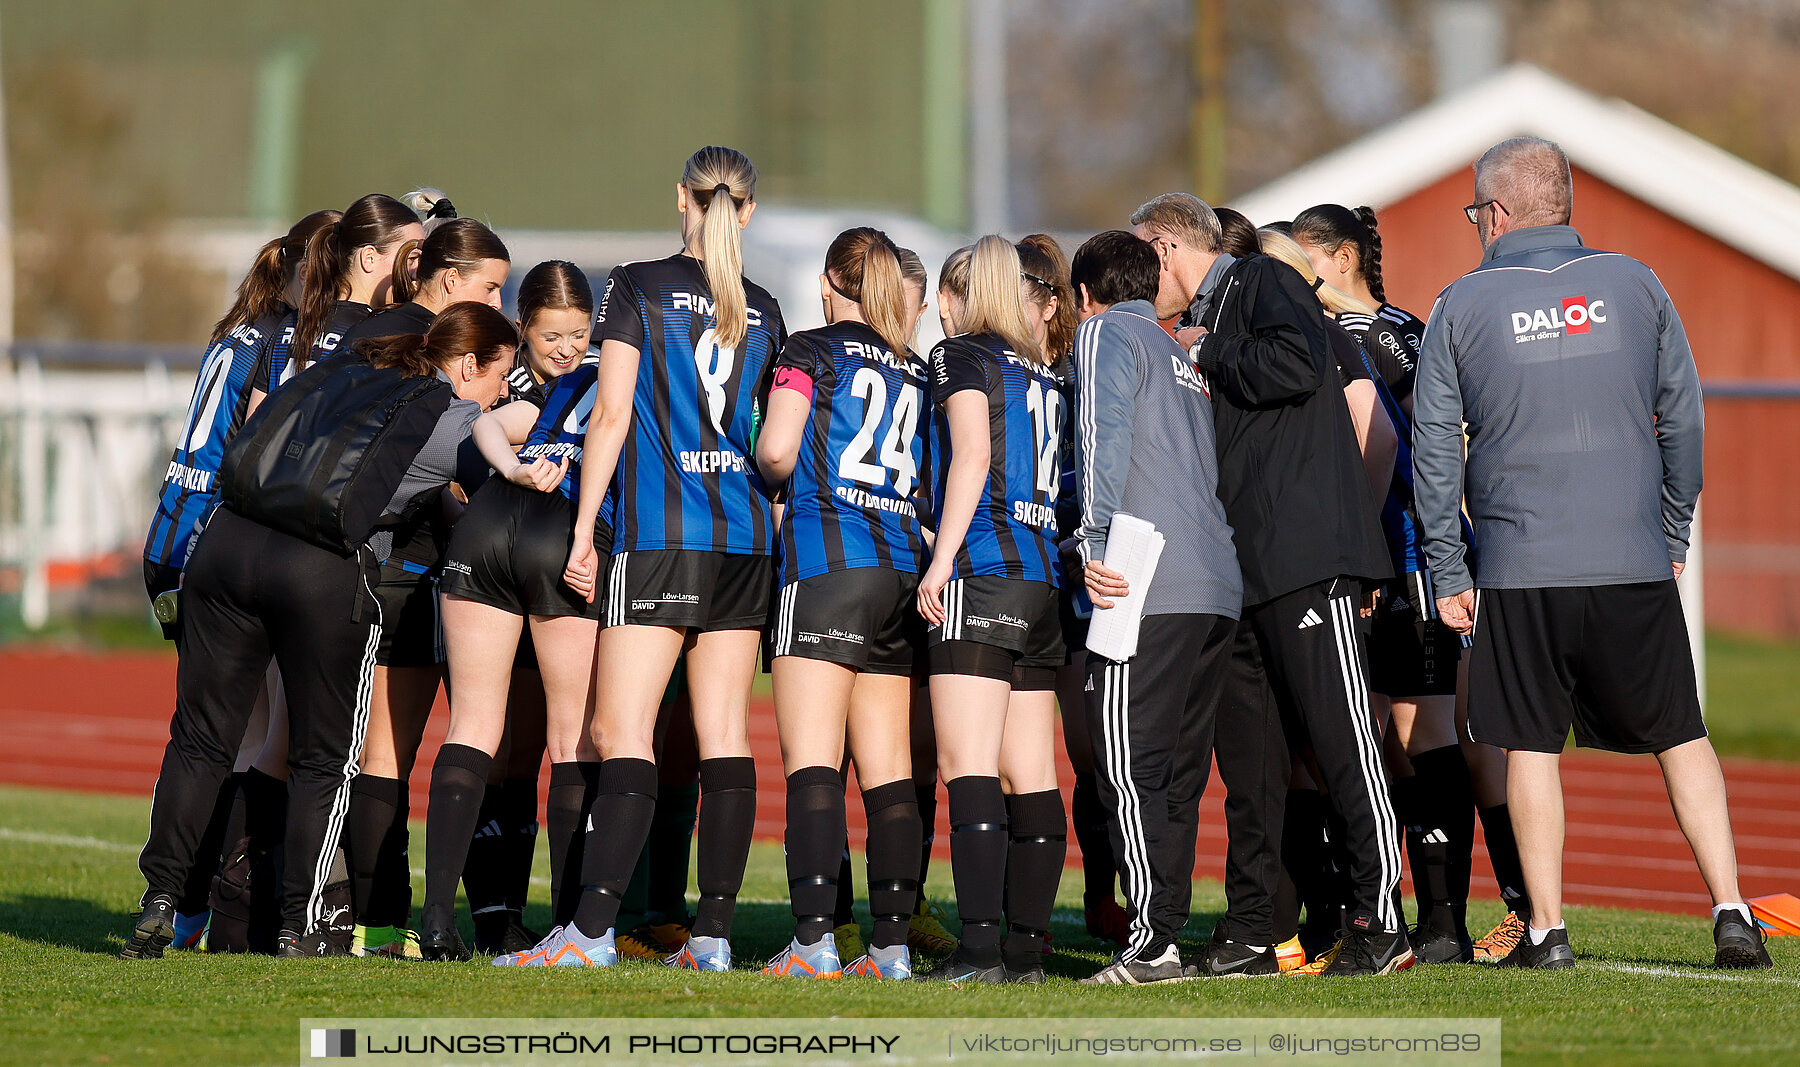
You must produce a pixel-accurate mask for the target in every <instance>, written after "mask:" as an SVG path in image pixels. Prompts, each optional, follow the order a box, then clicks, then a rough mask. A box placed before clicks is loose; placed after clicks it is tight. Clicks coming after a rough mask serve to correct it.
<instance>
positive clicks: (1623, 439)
mask: <svg viewBox="0 0 1800 1067" xmlns="http://www.w3.org/2000/svg"><path fill="white" fill-rule="evenodd" d="M1413 418H1414V424H1415V428H1414V431H1413V488H1414V493H1415V496H1416V498H1417V501H1418V510H1419V519H1420V522H1421V524H1422V526H1423V527H1424V538H1425V554H1426V557H1427V559H1428V560H1429V562H1430V566H1431V579H1432V582H1433V583H1434V584H1435V585H1436V587H1437V593H1438V595H1439V596H1450V595H1452V594H1455V593H1459V592H1462V591H1463V590H1465V589H1468V588H1470V587H1471V586H1479V587H1481V588H1484V589H1530V588H1541V587H1549V586H1588V585H1623V584H1628V583H1634V582H1651V581H1661V580H1665V579H1667V578H1668V577H1669V575H1670V567H1669V564H1670V561H1672V560H1674V561H1681V560H1685V559H1686V558H1687V542H1688V526H1689V524H1690V523H1691V522H1692V521H1693V516H1694V502H1695V500H1697V499H1698V498H1699V495H1700V482H1701V451H1702V438H1703V436H1704V433H1705V426H1704V422H1705V419H1704V413H1703V410H1702V406H1701V398H1700V379H1699V375H1698V373H1697V372H1696V371H1695V369H1694V355H1693V352H1692V351H1691V350H1690V349H1689V348H1688V341H1687V334H1686V333H1685V332H1684V331H1683V330H1682V328H1681V317H1680V316H1679V315H1677V314H1676V313H1675V306H1674V304H1673V303H1671V302H1670V300H1669V294H1668V293H1667V292H1665V291H1664V290H1663V287H1662V283H1661V282H1660V281H1658V280H1657V278H1656V275H1655V274H1653V273H1652V272H1651V271H1650V268H1648V267H1646V266H1644V265H1643V264H1642V263H1639V262H1638V261H1637V260H1635V259H1632V258H1631V257H1629V256H1625V255H1621V254H1619V253H1617V252H1602V251H1598V250H1595V249H1590V248H1586V247H1584V246H1583V245H1582V243H1581V236H1580V235H1579V234H1577V233H1576V232H1575V231H1574V230H1573V229H1571V228H1569V227H1567V226H1536V227H1531V228H1529V229H1524V230H1518V231H1516V232H1513V233H1509V234H1506V235H1504V236H1502V237H1500V238H1498V239H1497V240H1495V241H1494V243H1493V244H1492V245H1490V246H1489V248H1488V250H1487V254H1486V255H1485V256H1483V257H1482V262H1481V266H1479V267H1477V268H1476V269H1475V270H1473V271H1470V272H1469V273H1468V274H1466V275H1464V276H1463V277H1461V278H1459V279H1457V280H1456V281H1455V282H1452V283H1451V284H1450V286H1449V287H1448V288H1446V289H1445V290H1444V291H1443V293H1442V294H1441V295H1440V296H1439V297H1438V299H1437V305H1436V306H1435V307H1434V308H1432V311H1431V321H1430V322H1428V323H1427V324H1426V328H1425V343H1424V351H1423V352H1422V353H1421V355H1420V357H1419V376H1418V384H1417V386H1416V387H1415V390H1414V393H1413ZM1465 423H1466V424H1467V427H1468V458H1467V460H1466V462H1465V460H1464V457H1463V432H1464V424H1465ZM1465 494H1466V497H1467V501H1468V508H1469V518H1470V521H1471V522H1472V523H1473V524H1474V528H1475V545H1474V564H1473V569H1474V574H1473V575H1472V576H1471V574H1470V570H1471V565H1470V561H1469V560H1468V559H1466V558H1465V555H1464V553H1465V549H1464V546H1463V543H1462V537H1461V536H1460V531H1459V527H1458V522H1457V505H1458V504H1459V503H1460V502H1461V501H1462V500H1463V499H1464V497H1465Z"/></svg>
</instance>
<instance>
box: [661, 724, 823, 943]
mask: <svg viewBox="0 0 1800 1067" xmlns="http://www.w3.org/2000/svg"><path fill="white" fill-rule="evenodd" d="M843 802H844V801H843V789H842V786H841V785H840V787H839V790H838V804H839V809H838V810H839V811H840V812H841V811H842V810H843V808H842V804H843ZM755 829H756V761H755V760H754V759H752V758H751V757H749V756H728V757H724V758H721V759H703V760H701V761H700V820H699V827H698V829H697V831H696V833H697V835H698V837H699V839H700V847H699V850H698V851H699V860H700V862H699V868H700V869H699V872H698V878H697V879H696V880H697V881H698V882H699V884H700V904H699V906H698V907H697V908H695V909H694V926H693V931H694V933H695V934H696V935H698V936H700V937H730V936H731V915H732V912H733V911H734V910H735V909H736V908H737V895H738V890H739V889H740V888H742V887H743V884H744V864H745V863H746V862H747V861H748V860H749V859H750V835H751V833H752V832H754V831H755ZM840 839H841V834H840V835H833V836H832V838H831V849H832V852H833V853H835V852H836V851H837V843H838V841H839V840H840ZM835 858H836V857H835V855H834V856H833V859H834V860H835ZM827 869H828V870H829V868H827ZM832 893H833V896H835V894H836V888H835V887H834V888H833V889H832ZM830 903H831V901H830V899H827V901H826V911H825V914H826V915H827V916H829V915H830V914H831V912H830Z"/></svg>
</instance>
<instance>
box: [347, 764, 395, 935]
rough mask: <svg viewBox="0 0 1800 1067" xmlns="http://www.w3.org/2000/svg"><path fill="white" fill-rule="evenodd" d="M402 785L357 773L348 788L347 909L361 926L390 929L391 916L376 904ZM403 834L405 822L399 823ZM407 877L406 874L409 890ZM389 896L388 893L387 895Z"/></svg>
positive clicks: (389, 779) (386, 779)
mask: <svg viewBox="0 0 1800 1067" xmlns="http://www.w3.org/2000/svg"><path fill="white" fill-rule="evenodd" d="M405 793H406V783H405V782H402V781H400V780H399V779H398V778H379V777H377V776H375V775H373V774H359V775H357V776H356V781H354V782H352V783H351V785H350V821H349V825H348V827H347V830H346V832H345V838H346V840H345V842H344V844H345V845H346V846H347V850H348V852H349V854H350V910H351V912H352V913H353V914H354V915H355V916H356V921H357V922H358V923H360V924H362V925H364V926H393V925H395V924H394V922H393V917H392V916H391V915H385V914H382V912H383V911H384V910H385V909H383V908H382V907H381V906H380V904H379V903H378V902H377V899H376V897H377V891H378V889H379V888H380V881H381V877H380V876H381V868H382V863H381V858H382V855H383V853H384V852H386V851H387V850H389V849H390V848H391V847H392V846H391V845H390V843H389V841H388V837H389V835H390V834H391V833H392V832H393V828H394V823H395V821H396V816H397V814H398V812H399V811H400V802H401V798H402V797H403V796H404V795H405ZM400 825H401V828H402V829H401V833H403V834H404V833H405V832H406V831H405V825H406V824H405V823H401V824H400ZM410 881H411V876H410V874H409V875H408V884H409V888H410ZM390 895H391V894H390Z"/></svg>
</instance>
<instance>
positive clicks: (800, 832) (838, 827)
mask: <svg viewBox="0 0 1800 1067" xmlns="http://www.w3.org/2000/svg"><path fill="white" fill-rule="evenodd" d="M707 802H708V803H709V804H710V803H712V794H711V793H710V792H709V793H708V800H707ZM786 842H787V876H788V896H789V899H790V900H791V902H792V905H793V910H794V938H795V940H797V941H799V942H800V943H801V944H803V945H811V944H815V943H817V942H818V940H819V939H820V938H822V937H824V936H825V935H826V934H828V933H830V932H831V929H832V927H833V926H834V925H835V923H834V922H833V918H834V913H835V911H836V909H837V896H838V887H837V872H838V868H839V867H841V866H842V861H843V844H844V776H843V775H842V774H840V773H839V772H838V769H837V768H836V767H802V768H800V769H799V770H797V771H795V772H794V773H793V774H790V775H788V776H787V838H786Z"/></svg>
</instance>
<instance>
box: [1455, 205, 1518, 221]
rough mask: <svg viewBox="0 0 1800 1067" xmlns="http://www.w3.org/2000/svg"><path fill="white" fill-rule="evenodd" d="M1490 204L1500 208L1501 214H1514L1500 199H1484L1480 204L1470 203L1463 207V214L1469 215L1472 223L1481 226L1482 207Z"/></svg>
mask: <svg viewBox="0 0 1800 1067" xmlns="http://www.w3.org/2000/svg"><path fill="white" fill-rule="evenodd" d="M1489 204H1492V205H1494V206H1495V207H1497V208H1499V209H1500V214H1502V215H1508V216H1510V215H1511V214H1512V212H1510V211H1508V210H1506V205H1505V204H1502V203H1501V202H1500V201H1498V200H1483V201H1482V202H1481V203H1479V204H1470V205H1469V206H1468V207H1466V208H1463V214H1465V215H1467V216H1469V221H1470V222H1471V223H1473V224H1474V225H1477V226H1479V225H1481V209H1482V208H1484V207H1487V206H1488V205H1489Z"/></svg>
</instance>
